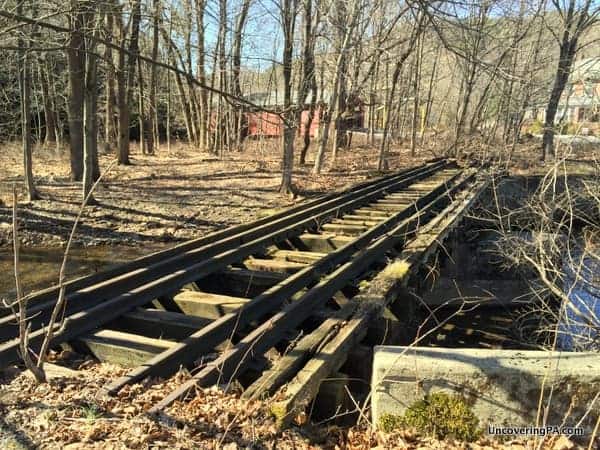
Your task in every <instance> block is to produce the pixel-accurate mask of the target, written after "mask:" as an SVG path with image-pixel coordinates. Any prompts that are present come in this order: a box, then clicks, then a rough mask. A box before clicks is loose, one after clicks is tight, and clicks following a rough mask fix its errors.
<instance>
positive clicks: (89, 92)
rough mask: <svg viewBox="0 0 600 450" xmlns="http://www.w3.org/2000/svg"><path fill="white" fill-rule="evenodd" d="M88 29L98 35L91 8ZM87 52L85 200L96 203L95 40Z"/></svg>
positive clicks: (84, 153)
mask: <svg viewBox="0 0 600 450" xmlns="http://www.w3.org/2000/svg"><path fill="white" fill-rule="evenodd" d="M85 23H86V25H87V26H86V29H87V30H88V32H89V31H91V30H94V31H93V33H94V36H96V35H97V34H98V33H97V27H96V26H95V25H94V13H93V10H92V9H91V8H89V9H88V11H87V12H86V20H85ZM85 50H86V72H85V93H84V99H85V100H84V108H83V109H84V115H83V120H84V125H83V129H84V135H85V144H84V150H83V155H84V158H83V200H84V201H85V200H86V199H87V203H88V204H90V203H95V200H94V198H93V197H92V196H91V190H92V186H93V185H94V180H96V179H98V178H99V176H100V173H99V170H98V161H97V159H98V126H97V124H98V119H97V117H98V116H97V109H98V81H97V72H98V65H97V56H96V51H95V50H96V42H95V39H94V38H90V39H88V40H87V42H86V45H85Z"/></svg>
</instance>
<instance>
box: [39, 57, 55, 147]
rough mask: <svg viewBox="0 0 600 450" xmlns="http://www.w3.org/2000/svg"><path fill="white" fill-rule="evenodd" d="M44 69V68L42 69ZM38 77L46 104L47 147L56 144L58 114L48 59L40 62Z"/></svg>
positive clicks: (45, 135) (45, 139) (45, 137)
mask: <svg viewBox="0 0 600 450" xmlns="http://www.w3.org/2000/svg"><path fill="white" fill-rule="evenodd" d="M42 67H43V68H42ZM38 69H39V70H38V76H39V79H40V87H41V88H42V101H43V103H44V121H45V130H46V132H45V133H44V141H45V145H47V146H49V145H50V144H56V139H57V136H56V112H55V110H54V102H53V101H52V97H51V93H50V79H49V77H50V75H49V70H50V67H49V65H48V61H47V59H46V58H44V59H43V60H42V59H41V58H39V60H38Z"/></svg>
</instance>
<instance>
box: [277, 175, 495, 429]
mask: <svg viewBox="0 0 600 450" xmlns="http://www.w3.org/2000/svg"><path fill="white" fill-rule="evenodd" d="M484 187H485V183H476V184H475V185H474V186H472V187H471V188H470V189H467V190H466V191H464V192H462V193H460V194H459V195H458V196H457V199H455V201H454V202H453V203H451V204H450V205H449V206H447V207H446V208H445V209H444V210H443V211H442V212H441V213H440V214H439V215H438V216H436V217H435V218H434V219H433V220H432V221H430V222H429V223H427V224H426V225H425V226H424V227H423V230H422V231H423V232H424V234H423V235H421V234H419V235H417V238H416V239H414V240H412V241H410V242H409V243H408V244H407V245H406V246H405V250H404V252H403V253H402V255H401V257H400V259H398V260H397V261H395V262H394V263H392V264H390V265H388V267H389V268H390V269H387V270H386V269H384V270H383V271H381V272H380V273H379V274H378V275H377V276H376V277H375V279H373V280H372V281H371V283H370V284H369V287H368V288H367V289H365V290H364V291H362V292H360V293H359V294H358V295H357V296H356V297H354V298H353V299H352V300H351V301H352V302H356V303H357V304H360V305H361V307H360V309H357V311H356V312H355V313H354V315H353V316H352V317H351V318H350V319H349V320H347V321H346V322H344V327H343V328H341V329H340V330H339V332H338V334H337V335H336V336H335V337H334V338H332V339H331V340H330V341H329V342H328V343H327V344H326V345H325V346H323V347H322V348H321V350H319V352H318V353H317V354H316V355H315V356H314V357H313V358H312V359H311V360H310V361H309V362H308V363H307V364H306V365H305V366H304V367H303V369H302V370H301V371H300V372H298V374H297V375H296V376H295V377H294V379H293V380H292V381H290V382H289V383H288V384H286V385H284V386H282V387H281V389H280V391H279V392H278V393H277V394H275V397H276V398H278V399H279V400H278V401H277V402H275V403H273V404H272V406H271V412H272V413H273V414H274V415H275V417H276V418H277V420H278V423H279V424H280V425H281V426H287V425H288V424H289V423H290V422H291V420H292V419H293V417H295V415H296V413H297V412H298V411H300V410H302V409H303V408H304V407H305V406H306V405H307V404H308V402H310V400H312V398H314V396H315V395H316V393H317V392H318V389H319V386H320V385H321V382H322V381H323V379H325V378H326V377H327V376H328V375H329V374H330V373H331V372H333V371H335V370H338V368H339V367H340V366H341V365H342V364H343V362H344V361H345V359H346V357H347V354H348V353H349V351H350V350H351V349H352V348H354V347H355V346H356V345H358V343H359V342H360V341H361V340H362V339H364V337H365V336H366V334H367V331H368V328H369V324H370V323H372V321H373V320H374V319H375V318H377V317H380V316H381V314H382V312H383V311H384V309H385V307H386V306H387V305H389V304H390V303H392V302H393V301H394V300H395V298H396V297H397V296H398V293H399V292H400V288H402V287H403V286H405V285H406V283H407V282H408V280H409V278H410V276H411V274H412V273H414V272H415V271H416V269H417V268H418V267H419V266H420V265H421V263H422V261H424V259H423V258H426V257H427V255H428V254H429V252H430V251H431V249H432V248H433V247H435V246H437V245H438V244H439V243H441V240H442V239H443V238H444V237H445V236H446V235H447V234H448V233H449V232H450V229H451V228H452V227H454V226H455V225H456V223H457V222H458V220H460V218H461V217H462V216H463V215H464V214H465V212H466V211H467V210H468V208H469V207H470V206H471V205H472V203H473V202H474V201H475V200H476V199H477V198H478V197H479V195H480V193H481V192H482V191H483V189H484ZM395 264H397V266H394V265H395ZM392 267H393V268H392Z"/></svg>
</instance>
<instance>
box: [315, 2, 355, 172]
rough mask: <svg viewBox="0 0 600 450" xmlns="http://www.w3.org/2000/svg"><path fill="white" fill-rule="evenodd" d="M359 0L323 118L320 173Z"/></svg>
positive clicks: (317, 159)
mask: <svg viewBox="0 0 600 450" xmlns="http://www.w3.org/2000/svg"><path fill="white" fill-rule="evenodd" d="M359 3H360V2H359V1H358V0H354V1H353V4H352V12H351V13H350V16H349V18H348V24H347V27H346V31H345V35H344V39H343V41H342V45H341V46H340V53H339V55H338V58H337V62H336V65H335V71H334V74H335V75H334V81H333V89H332V93H331V98H330V100H329V107H328V111H327V112H326V114H325V117H324V119H323V135H322V136H321V142H320V143H319V149H318V150H317V155H316V157H315V165H314V167H313V173H314V174H319V173H321V170H322V168H323V160H324V158H325V148H326V147H327V141H328V140H329V128H330V125H331V119H332V116H333V112H334V111H333V109H334V108H335V106H336V105H337V104H338V95H339V85H340V82H341V69H342V67H343V65H344V64H345V59H346V53H347V51H348V47H349V46H350V37H351V36H352V34H353V32H354V28H355V27H356V22H357V19H358V13H359V11H360V8H359Z"/></svg>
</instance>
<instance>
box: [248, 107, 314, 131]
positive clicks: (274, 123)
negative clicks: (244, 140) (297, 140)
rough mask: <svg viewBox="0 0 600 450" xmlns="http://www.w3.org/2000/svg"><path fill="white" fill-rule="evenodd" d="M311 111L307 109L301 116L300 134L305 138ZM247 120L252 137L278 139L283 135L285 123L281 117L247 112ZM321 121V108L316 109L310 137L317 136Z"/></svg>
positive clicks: (261, 112)
mask: <svg viewBox="0 0 600 450" xmlns="http://www.w3.org/2000/svg"><path fill="white" fill-rule="evenodd" d="M308 114H309V111H308V109H305V110H304V111H302V114H301V115H300V127H299V130H298V133H299V134H300V135H301V136H304V130H305V127H306V120H307V119H308ZM246 120H247V123H248V136H251V137H278V136H281V135H282V134H283V121H282V120H281V117H279V116H278V115H277V114H274V113H268V112H263V111H259V112H247V113H246ZM320 121H321V108H316V109H315V111H314V114H313V118H312V122H311V124H310V137H315V136H317V134H318V132H319V125H320Z"/></svg>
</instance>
